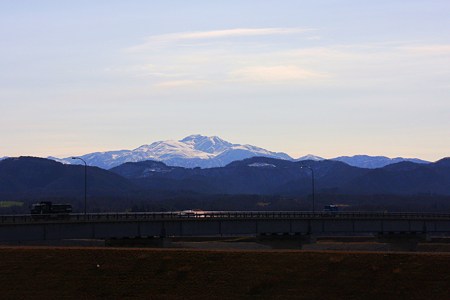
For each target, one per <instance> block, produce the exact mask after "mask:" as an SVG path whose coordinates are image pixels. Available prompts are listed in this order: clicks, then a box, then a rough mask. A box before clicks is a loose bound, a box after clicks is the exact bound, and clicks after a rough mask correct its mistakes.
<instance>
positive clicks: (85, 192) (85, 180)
mask: <svg viewBox="0 0 450 300" xmlns="http://www.w3.org/2000/svg"><path fill="white" fill-rule="evenodd" d="M72 159H79V160H81V161H82V162H83V163H84V215H85V216H86V203H87V202H86V198H87V164H86V161H85V160H84V159H82V158H81V157H72Z"/></svg>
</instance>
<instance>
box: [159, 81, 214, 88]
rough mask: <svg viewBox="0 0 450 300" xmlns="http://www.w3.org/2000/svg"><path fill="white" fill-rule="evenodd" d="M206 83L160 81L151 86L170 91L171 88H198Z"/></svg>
mask: <svg viewBox="0 0 450 300" xmlns="http://www.w3.org/2000/svg"><path fill="white" fill-rule="evenodd" d="M205 83H206V81H204V80H187V79H182V80H169V81H162V82H158V83H156V84H155V85H153V86H154V87H155V88H158V89H171V88H174V89H175V88H180V87H193V86H200V85H203V84H205Z"/></svg>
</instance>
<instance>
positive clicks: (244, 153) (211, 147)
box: [49, 134, 429, 169]
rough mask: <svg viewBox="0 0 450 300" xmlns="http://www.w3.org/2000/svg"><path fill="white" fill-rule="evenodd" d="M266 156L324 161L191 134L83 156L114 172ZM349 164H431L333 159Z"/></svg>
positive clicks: (66, 160)
mask: <svg viewBox="0 0 450 300" xmlns="http://www.w3.org/2000/svg"><path fill="white" fill-rule="evenodd" d="M255 156H262V157H269V158H277V159H284V160H292V161H304V160H314V161H320V160H324V158H322V157H319V156H315V155H312V154H308V155H306V156H302V157H300V158H298V159H293V158H292V157H290V156H289V155H288V154H286V153H282V152H273V151H269V150H266V149H263V148H260V147H257V146H252V145H241V144H233V143H231V142H228V141H225V140H223V139H221V138H220V137H217V136H203V135H198V134H197V135H190V136H187V137H185V138H183V139H181V140H179V141H174V140H167V141H158V142H154V143H152V144H149V145H142V146H140V147H138V148H136V149H134V150H117V151H106V152H95V153H89V154H85V155H82V156H81V158H83V159H84V160H85V161H86V163H87V164H88V165H90V166H96V167H100V168H103V169H111V168H113V167H116V166H119V165H121V164H123V163H126V162H139V161H146V160H155V161H161V162H164V163H165V164H167V165H170V166H179V167H185V168H195V167H200V168H214V167H223V166H226V165H227V164H229V163H231V162H233V161H238V160H242V159H246V158H250V157H255ZM49 159H53V160H56V161H59V162H63V163H66V164H79V163H80V161H76V160H75V161H74V160H72V159H71V157H68V158H63V159H60V158H55V157H49ZM331 160H337V161H342V162H345V163H346V164H348V165H351V166H355V167H360V168H370V169H374V168H381V167H384V166H386V165H389V164H393V163H397V162H402V161H411V162H415V163H429V162H427V161H424V160H420V159H417V158H401V157H398V158H388V157H384V156H367V155H356V156H351V157H349V156H341V157H337V158H332V159H331Z"/></svg>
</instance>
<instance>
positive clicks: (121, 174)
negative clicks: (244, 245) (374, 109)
mask: <svg viewBox="0 0 450 300" xmlns="http://www.w3.org/2000/svg"><path fill="white" fill-rule="evenodd" d="M302 166H309V167H311V168H312V169H313V170H314V175H315V187H316V188H315V190H316V193H317V194H318V195H320V197H319V198H320V201H322V203H323V202H324V201H333V202H334V201H336V199H341V201H342V202H343V203H351V205H352V206H353V207H357V206H358V205H359V206H360V207H368V206H369V207H372V209H381V208H382V207H386V208H387V207H394V206H396V207H397V208H398V209H403V210H404V209H411V208H412V207H415V208H416V209H427V210H429V209H432V210H435V211H440V209H441V210H442V209H450V206H449V204H448V199H449V198H448V197H449V196H450V158H445V159H442V160H439V161H437V162H435V163H430V164H418V163H414V162H400V163H396V164H391V165H388V166H385V167H383V168H378V169H365V168H358V167H353V166H350V165H348V164H346V163H343V162H340V161H334V160H318V161H315V160H307V161H291V160H285V159H275V158H268V157H251V158H247V159H244V160H240V161H234V162H232V163H230V164H228V165H226V166H225V167H215V168H205V169H201V168H183V167H176V166H168V165H166V164H165V163H163V162H158V161H151V160H147V161H142V162H134V163H132V162H128V163H125V164H122V165H120V166H117V167H114V168H112V169H111V170H104V169H101V168H98V167H92V166H88V167H87V179H88V180H87V194H88V198H89V211H99V212H100V211H114V210H116V211H121V210H124V209H130V207H134V206H136V205H140V207H143V209H151V210H159V209H169V210H173V209H179V208H180V207H187V208H189V207H190V208H193V207H210V209H224V208H226V209H232V210H233V209H250V210H251V209H259V206H258V205H260V204H261V203H262V204H264V203H266V202H264V201H263V202H261V200H259V199H266V197H271V198H270V199H272V200H273V201H275V202H270V203H272V204H271V205H275V206H271V207H272V208H276V209H293V208H294V209H308V208H309V206H308V205H306V206H305V202H298V201H301V200H295V199H305V197H307V196H308V195H310V194H311V178H312V177H311V172H310V170H308V169H305V168H302ZM83 195H84V166H80V165H67V164H63V163H59V162H56V161H53V160H49V159H44V158H36V157H19V158H7V159H4V160H1V161H0V201H5V200H8V201H11V200H15V201H22V202H24V203H25V205H24V207H23V208H21V209H20V210H18V211H20V212H22V213H26V212H27V206H28V205H30V204H31V203H33V202H35V201H37V200H39V199H40V200H42V199H46V200H53V201H57V202H61V201H63V202H67V201H69V202H70V203H72V204H74V205H75V208H76V211H82V205H83V201H82V198H83ZM230 197H231V199H232V200H233V202H228V200H227V199H230ZM233 197H234V198H233ZM246 197H247V198H246ZM255 197H256V198H255ZM260 197H263V198H260ZM286 197H288V198H286ZM289 197H291V200H284V199H289ZM299 197H300V198H299ZM398 197H412V198H411V199H412V200H411V201H412V202H411V201H410V202H407V203H406V204H405V202H395V199H401V198H398ZM430 197H433V198H430ZM201 199H203V200H201ZM212 199H216V200H217V199H219V200H220V201H219V202H217V201H216V202H213V200H212ZM248 199H253V200H252V201H253V202H251V203H253V204H252V206H248V205H247V204H249V202H246V201H247V200H248ZM325 199H328V200H325ZM392 199H394V200H392ZM426 199H433V200H430V201H435V202H430V201H426ZM272 200H271V201H272ZM153 201H160V202H153ZM199 201H203V202H199ZM303 201H304V200H303ZM436 201H438V202H436ZM439 201H440V202H439ZM342 202H341V203H342ZM199 203H201V204H199ZM214 203H216V204H214ZM246 203H247V204H246ZM258 203H259V204H258ZM276 203H278V204H276ZM308 203H309V202H308ZM325 203H326V202H325ZM380 203H383V204H382V206H380ZM262 204H261V205H262ZM264 205H265V204H264ZM364 205H366V206H364ZM367 205H368V206H367ZM383 205H384V206H383ZM163 207H164V208H163ZM137 210H139V208H137ZM0 211H1V207H0Z"/></svg>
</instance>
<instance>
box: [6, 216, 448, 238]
mask: <svg viewBox="0 0 450 300" xmlns="http://www.w3.org/2000/svg"><path fill="white" fill-rule="evenodd" d="M270 234H276V235H300V236H310V235H313V236H326V235H340V236H344V235H367V234H374V235H447V236H450V214H448V213H447V214H435V213H374V212H316V213H313V212H288V211H286V212H281V211H270V212H262V211H257V212H256V211H254V212H251V211H248V212H243V211H221V212H159V213H101V214H87V215H83V214H70V215H60V216H58V215H49V216H43V215H39V216H31V215H8V216H0V242H6V243H9V242H30V241H52V240H66V239H112V238H135V237H156V236H158V237H171V236H173V237H185V236H257V235H270Z"/></svg>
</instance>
